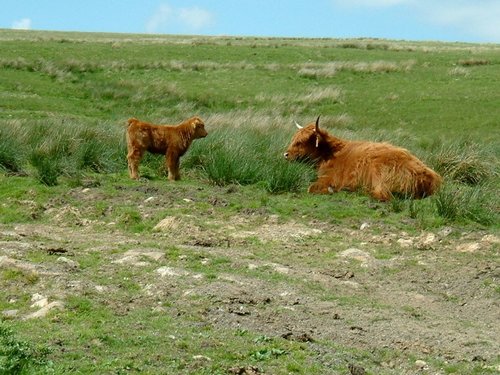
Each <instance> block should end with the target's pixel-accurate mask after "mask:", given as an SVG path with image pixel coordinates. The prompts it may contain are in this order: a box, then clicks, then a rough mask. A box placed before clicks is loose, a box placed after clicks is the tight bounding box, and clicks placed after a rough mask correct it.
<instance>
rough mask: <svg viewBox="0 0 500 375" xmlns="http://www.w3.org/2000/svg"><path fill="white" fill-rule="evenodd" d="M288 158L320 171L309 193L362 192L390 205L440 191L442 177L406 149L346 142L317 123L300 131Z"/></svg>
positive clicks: (369, 143) (377, 144) (291, 146)
mask: <svg viewBox="0 0 500 375" xmlns="http://www.w3.org/2000/svg"><path fill="white" fill-rule="evenodd" d="M285 157H286V158H287V159H288V160H303V159H309V160H311V161H313V162H314V163H315V164H316V166H317V169H318V179H317V181H316V182H314V183H313V184H312V185H311V186H310V187H309V192H310V193H318V194H326V193H329V192H337V191H339V190H343V189H345V190H350V191H354V190H357V189H363V190H364V191H366V192H367V193H368V194H370V195H371V196H372V197H373V198H375V199H378V200H381V201H387V200H389V199H391V198H392V196H393V194H401V195H403V196H406V197H412V198H424V197H427V196H429V195H431V194H433V193H435V192H436V191H437V189H438V188H439V186H440V185H441V181H442V179H441V176H439V175H438V174H437V173H436V172H434V171H433V170H432V169H430V168H429V167H427V166H426V165H425V164H424V163H423V162H422V161H420V160H419V159H418V158H416V157H415V156H413V155H412V154H411V153H410V152H409V151H408V150H405V149H404V148H400V147H396V146H393V145H391V144H389V143H379V142H362V141H347V140H343V139H340V138H336V137H334V136H332V135H330V134H329V133H328V132H327V131H326V130H323V129H320V128H319V117H318V119H317V120H316V123H315V124H314V123H311V124H309V125H307V126H306V127H304V128H301V129H300V130H299V131H298V132H297V133H296V134H295V136H294V138H293V139H292V142H291V144H290V146H289V147H288V150H287V152H286V153H285Z"/></svg>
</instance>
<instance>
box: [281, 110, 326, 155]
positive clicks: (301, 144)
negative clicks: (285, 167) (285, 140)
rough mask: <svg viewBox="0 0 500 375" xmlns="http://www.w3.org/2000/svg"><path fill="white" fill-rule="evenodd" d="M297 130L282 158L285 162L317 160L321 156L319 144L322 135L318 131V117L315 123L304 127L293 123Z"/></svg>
mask: <svg viewBox="0 0 500 375" xmlns="http://www.w3.org/2000/svg"><path fill="white" fill-rule="evenodd" d="M295 125H296V126H297V128H299V130H298V131H297V133H295V135H294V137H293V138H292V142H291V143H290V146H288V149H287V150H286V152H285V154H284V156H285V159H287V160H312V161H314V160H318V159H320V158H321V156H322V147H321V145H320V142H321V140H322V138H323V134H322V132H321V131H320V129H319V117H318V119H317V120H316V123H311V124H309V125H307V126H305V127H302V126H300V125H299V124H297V123H295Z"/></svg>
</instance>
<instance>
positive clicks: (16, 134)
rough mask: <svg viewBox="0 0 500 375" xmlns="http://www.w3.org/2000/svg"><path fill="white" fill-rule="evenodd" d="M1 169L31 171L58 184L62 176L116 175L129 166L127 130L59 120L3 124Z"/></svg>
mask: <svg viewBox="0 0 500 375" xmlns="http://www.w3.org/2000/svg"><path fill="white" fill-rule="evenodd" d="M1 126H2V127H1V129H2V131H0V167H1V168H2V169H4V170H7V171H11V172H18V171H21V170H27V171H30V173H31V174H32V175H33V176H34V177H35V178H37V179H38V180H39V181H40V182H41V183H43V184H46V185H49V186H53V185H57V183H58V178H59V177H60V176H63V175H64V176H75V175H78V174H81V173H85V172H98V173H105V172H115V171H118V170H121V169H122V168H123V167H124V165H125V156H124V155H125V146H124V140H123V129H122V130H121V131H120V129H119V128H118V127H109V128H108V127H97V126H95V125H90V124H84V123H78V122H72V121H66V122H61V121H58V120H43V121H40V120H36V121H33V120H27V121H7V122H4V123H3V124H1Z"/></svg>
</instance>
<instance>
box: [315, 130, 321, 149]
mask: <svg viewBox="0 0 500 375" xmlns="http://www.w3.org/2000/svg"><path fill="white" fill-rule="evenodd" d="M321 138H322V137H321V134H320V133H316V148H318V147H319V141H321Z"/></svg>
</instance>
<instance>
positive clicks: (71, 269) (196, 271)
mask: <svg viewBox="0 0 500 375" xmlns="http://www.w3.org/2000/svg"><path fill="white" fill-rule="evenodd" d="M70 194H73V195H77V196H78V197H79V198H81V200H83V201H85V200H87V201H88V202H91V201H92V200H93V199H94V198H95V197H96V196H95V195H92V194H99V193H98V192H97V191H93V190H92V189H79V190H78V189H76V190H74V191H73V192H71V193H70ZM161 199H162V198H160V197H158V196H157V195H155V192H154V191H147V192H144V196H143V197H142V201H141V202H142V203H141V204H140V205H139V209H140V210H141V214H142V216H143V217H146V216H147V215H153V214H154V211H155V207H158V205H159V203H160V202H161ZM196 199H197V198H193V197H189V196H188V197H186V198H183V199H177V202H178V203H177V204H178V205H179V206H183V205H184V207H188V208H189V205H190V204H192V203H193V202H194V201H195V200H196ZM207 200H208V201H209V203H210V205H211V206H212V207H217V206H218V205H222V206H223V205H224V200H223V197H222V198H221V197H220V196H219V197H210V198H207ZM221 202H222V203H221ZM25 204H26V206H27V207H28V206H29V205H30V203H29V202H25ZM115 204H119V202H115ZM87 209H89V208H88V207H87V206H86V205H79V206H78V207H77V206H74V205H71V204H67V202H66V201H65V200H61V201H60V202H57V203H54V202H53V203H52V204H50V205H47V206H45V207H44V208H43V209H42V210H41V213H40V212H39V213H38V214H37V215H39V217H40V220H38V221H34V222H32V223H23V224H14V225H2V226H0V271H2V272H3V274H4V276H5V275H8V274H20V275H22V277H12V278H10V279H8V280H7V278H6V277H4V281H2V284H3V286H2V289H3V290H2V293H1V295H2V298H3V299H4V300H3V305H2V306H4V307H3V310H2V311H1V312H0V314H1V315H2V316H3V318H4V319H11V320H16V319H18V320H30V319H44V318H45V317H46V316H47V315H50V314H52V313H54V312H55V311H58V310H64V309H65V303H66V300H67V298H68V296H71V295H87V296H89V295H90V296H95V297H93V298H96V299H99V300H107V303H108V304H109V305H110V306H112V307H113V308H114V309H115V310H116V311H118V312H120V311H122V310H123V313H125V312H126V311H127V310H128V309H133V308H134V306H135V305H140V306H142V307H144V306H150V307H151V309H153V310H156V311H160V312H161V309H164V307H162V305H161V304H160V303H159V302H160V301H162V300H164V299H165V298H175V309H176V310H177V311H178V312H179V314H180V313H182V312H186V311H189V310H190V309H198V310H201V314H202V316H203V319H204V320H205V322H206V323H207V324H210V325H213V326H214V327H216V328H220V329H244V330H250V331H254V332H261V333H262V334H263V335H267V336H270V337H276V336H279V337H283V338H286V339H288V340H294V341H299V342H304V343H307V345H309V346H310V347H311V348H312V349H313V350H314V351H316V352H317V361H319V362H321V363H324V364H325V366H328V364H329V363H334V362H335V361H338V359H337V358H336V356H335V353H332V352H331V351H329V350H326V349H325V347H324V346H323V345H321V342H324V341H325V340H330V341H333V342H335V343H336V344H338V345H341V346H344V347H350V348H359V349H366V350H372V351H374V350H384V349H388V350H394V351H398V352H401V353H404V355H403V356H402V357H401V359H400V360H401V363H398V360H397V359H390V360H388V361H387V362H384V361H382V362H381V363H379V364H378V365H379V368H380V369H384V371H386V372H385V373H417V372H423V371H433V372H432V373H443V372H440V369H439V368H436V367H433V366H435V365H434V364H433V363H429V360H428V358H432V357H435V358H440V359H442V360H444V361H445V362H446V361H448V362H450V363H460V362H477V363H480V364H482V365H483V366H484V368H485V369H490V370H491V369H493V368H496V369H497V370H498V371H500V367H499V366H500V365H499V364H498V354H499V349H500V340H499V337H500V325H499V324H498V322H499V321H500V319H499V318H500V308H499V307H500V306H499V298H498V297H499V294H498V280H499V278H500V267H499V264H498V249H499V243H500V238H499V237H498V236H497V235H496V234H495V233H492V232H491V231H462V230H460V229H458V228H453V227H444V228H439V229H437V230H434V231H433V230H428V231H417V232H416V233H415V232H413V234H409V233H405V232H401V231H394V230H391V228H390V227H388V226H387V225H385V224H381V223H377V222H373V221H371V222H362V223H359V225H356V226H355V227H353V226H352V225H351V226H343V225H338V224H332V223H324V222H318V221H316V220H313V219H310V218H309V219H308V218H305V219H301V220H297V221H293V220H282V219H281V218H280V217H278V216H275V215H268V214H267V213H266V212H259V211H258V210H256V211H242V212H240V213H237V214H231V215H230V216H228V217H224V216H223V215H217V214H214V215H208V214H207V215H201V218H200V215H198V214H197V213H196V212H193V211H190V210H189V209H184V210H179V212H178V213H177V214H172V215H167V216H165V217H163V219H160V220H158V221H157V224H156V226H155V227H154V229H153V230H151V231H148V232H146V233H144V232H143V233H141V234H136V233H131V232H128V231H125V230H121V229H120V228H119V227H118V226H117V224H116V223H115V222H113V221H112V220H110V219H106V218H105V215H104V216H103V218H101V219H96V218H95V216H94V215H90V214H89V213H88V211H87ZM108 209H109V210H110V211H112V210H113V207H112V205H111V206H110V207H109V208H108ZM33 210H38V211H40V208H39V207H38V208H37V207H33ZM42 219H43V220H42ZM221 259H222V260H224V264H223V266H221V264H220V262H221ZM124 269H134V270H143V271H142V273H141V272H134V275H138V274H140V275H141V276H140V277H136V279H135V280H134V281H135V282H136V283H137V284H138V285H139V286H140V291H139V292H138V293H137V294H135V295H134V297H133V298H130V299H128V300H126V301H124V300H123V293H121V292H120V287H121V286H120V280H115V281H112V282H109V281H108V282H106V283H99V280H103V279H106V278H107V279H108V280H109V279H112V278H113V277H114V276H113V275H117V274H119V273H120V271H121V270H124ZM96 274H99V275H100V277H96ZM21 302H22V303H21ZM9 305H12V306H15V308H10V307H9ZM405 356H407V357H408V356H409V357H411V358H413V360H412V361H413V368H411V369H406V370H404V371H403V370H398V369H402V368H405V367H404V366H405V365H404V364H403V363H402V362H403V361H405V359H404V358H405ZM353 366H354V365H353ZM234 371H235V372H234V373H252V372H251V371H258V369H254V370H252V369H251V368H250V367H248V368H247V369H241V371H240V372H238V371H239V370H237V369H236V370H234ZM245 371H246V372H245ZM350 371H351V373H354V372H353V371H355V369H350ZM391 371H393V372H391ZM398 371H403V372H398ZM255 373H258V372H255Z"/></svg>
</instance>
